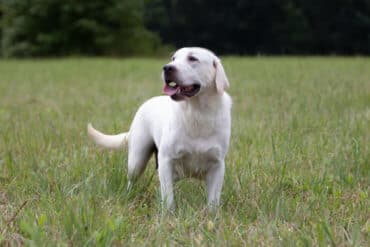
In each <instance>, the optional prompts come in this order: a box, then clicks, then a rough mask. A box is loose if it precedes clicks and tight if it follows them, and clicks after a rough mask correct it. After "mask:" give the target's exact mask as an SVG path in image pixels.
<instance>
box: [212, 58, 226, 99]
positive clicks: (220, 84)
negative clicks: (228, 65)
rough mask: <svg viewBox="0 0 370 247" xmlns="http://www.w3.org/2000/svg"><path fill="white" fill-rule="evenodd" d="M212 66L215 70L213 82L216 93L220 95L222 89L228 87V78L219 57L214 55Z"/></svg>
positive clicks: (222, 91)
mask: <svg viewBox="0 0 370 247" xmlns="http://www.w3.org/2000/svg"><path fill="white" fill-rule="evenodd" d="M213 67H215V70H216V75H215V83H216V89H217V93H218V94H221V95H222V94H223V93H224V91H225V90H226V89H228V88H229V85H230V84H229V80H228V79H227V77H226V73H225V70H224V67H223V66H222V64H221V61H220V59H219V58H217V57H216V58H215V59H214V60H213Z"/></svg>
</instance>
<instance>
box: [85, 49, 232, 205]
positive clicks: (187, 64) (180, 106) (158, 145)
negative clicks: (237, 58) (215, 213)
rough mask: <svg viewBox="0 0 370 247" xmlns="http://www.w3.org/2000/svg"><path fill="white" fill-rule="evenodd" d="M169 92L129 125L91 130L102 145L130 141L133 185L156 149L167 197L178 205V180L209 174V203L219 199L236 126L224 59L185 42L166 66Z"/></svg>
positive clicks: (164, 197) (166, 200)
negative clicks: (125, 129)
mask: <svg viewBox="0 0 370 247" xmlns="http://www.w3.org/2000/svg"><path fill="white" fill-rule="evenodd" d="M162 78H163V82H164V87H163V92H164V93H165V94H166V95H167V96H159V97H154V98H152V99H149V100H148V101H146V102H145V103H144V104H143V105H142V106H141V107H140V108H139V110H138V111H137V113H136V115H135V117H134V120H133V122H132V124H131V127H130V130H129V131H128V132H126V133H121V134H118V135H105V134H103V133H101V132H99V131H97V130H96V129H94V128H93V127H92V125H91V124H89V125H88V134H89V136H90V137H91V138H92V139H93V140H94V141H95V143H96V144H97V145H99V146H101V147H104V148H107V149H118V148H121V147H123V146H125V145H128V178H129V187H130V185H131V184H132V182H134V181H135V180H136V179H137V178H138V177H139V176H140V174H142V172H143V171H144V170H145V168H146V165H147V162H148V160H149V158H150V157H151V155H152V154H153V153H155V154H156V158H157V166H158V174H159V180H160V185H161V196H162V202H163V203H164V204H165V206H166V208H168V209H173V207H174V195H173V184H174V182H176V181H177V180H179V179H181V178H183V177H196V178H200V179H204V180H205V181H206V185H207V194H208V205H209V207H210V208H211V209H214V208H215V207H217V206H218V205H219V203H220V196H221V189H222V184H223V178H224V172H225V156H226V153H227V151H228V147H229V139H230V128H231V115H230V111H231V98H230V96H229V95H228V94H227V93H226V92H225V89H227V88H228V87H229V82H228V80H227V77H226V74H225V72H224V69H223V66H222V64H221V62H220V59H219V58H217V57H216V56H215V55H214V54H213V53H212V52H211V51H209V50H206V49H203V48H182V49H179V50H178V51H176V53H175V54H174V55H173V56H172V59H171V62H170V63H168V64H166V65H165V66H164V67H163V72H162Z"/></svg>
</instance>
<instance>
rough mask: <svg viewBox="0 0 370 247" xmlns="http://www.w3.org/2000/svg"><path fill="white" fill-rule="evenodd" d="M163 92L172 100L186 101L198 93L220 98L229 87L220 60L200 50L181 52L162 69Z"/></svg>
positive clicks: (190, 49) (177, 52) (207, 51)
mask: <svg viewBox="0 0 370 247" xmlns="http://www.w3.org/2000/svg"><path fill="white" fill-rule="evenodd" d="M162 78H163V81H164V87H163V92H164V93H165V94H167V95H169V96H171V98H172V99H173V100H176V101H179V100H184V99H189V98H191V97H194V96H198V95H201V94H202V93H205V92H207V93H215V94H220V95H222V94H223V93H224V90H225V89H227V88H228V87H229V81H228V80H227V77H226V74H225V71H224V68H223V66H222V64H221V61H220V59H219V58H218V57H217V56H216V55H215V54H213V53H212V52H211V51H209V50H207V49H204V48H197V47H191V48H181V49H179V50H177V51H176V52H175V54H174V55H173V56H172V58H171V62H169V63H168V64H166V65H165V66H163V72H162Z"/></svg>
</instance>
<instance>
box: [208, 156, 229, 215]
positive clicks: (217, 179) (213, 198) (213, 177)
mask: <svg viewBox="0 0 370 247" xmlns="http://www.w3.org/2000/svg"><path fill="white" fill-rule="evenodd" d="M224 173H225V162H224V161H223V160H220V161H217V162H215V163H214V164H213V166H212V167H211V169H210V170H209V171H208V172H207V175H206V184H207V195H208V207H209V208H210V209H211V210H215V209H217V207H218V206H219V204H220V197H221V190H222V184H223V182H224Z"/></svg>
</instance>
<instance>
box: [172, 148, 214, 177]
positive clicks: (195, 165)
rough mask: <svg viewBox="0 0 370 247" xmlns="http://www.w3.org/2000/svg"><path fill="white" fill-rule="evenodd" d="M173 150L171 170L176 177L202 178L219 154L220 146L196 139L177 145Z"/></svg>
mask: <svg viewBox="0 0 370 247" xmlns="http://www.w3.org/2000/svg"><path fill="white" fill-rule="evenodd" d="M175 152H176V158H175V159H174V162H173V172H174V175H175V178H176V179H180V178H183V177H196V178H203V177H204V175H205V174H206V173H207V171H208V170H209V169H210V168H211V167H212V166H213V165H215V164H216V163H217V161H218V160H219V159H220V156H221V148H220V147H219V146H218V145H214V144H213V145H212V144H210V143H207V144H205V143H202V142H196V141H194V142H193V143H192V145H189V146H178V147H177V148H176V151H175Z"/></svg>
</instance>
